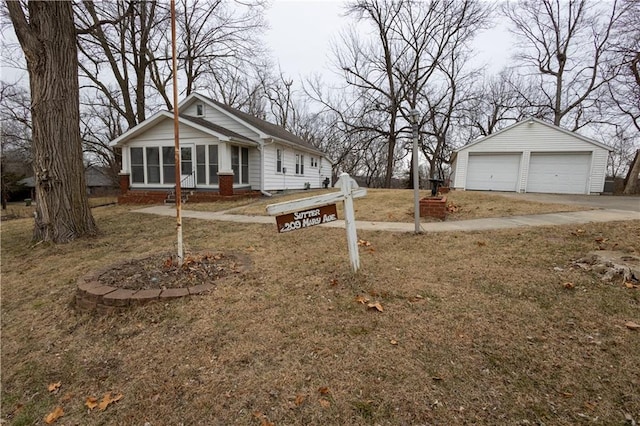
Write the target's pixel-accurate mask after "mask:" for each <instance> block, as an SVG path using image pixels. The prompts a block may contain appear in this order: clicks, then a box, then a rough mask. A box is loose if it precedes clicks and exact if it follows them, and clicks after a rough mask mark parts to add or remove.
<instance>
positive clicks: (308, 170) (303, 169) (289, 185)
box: [111, 93, 332, 195]
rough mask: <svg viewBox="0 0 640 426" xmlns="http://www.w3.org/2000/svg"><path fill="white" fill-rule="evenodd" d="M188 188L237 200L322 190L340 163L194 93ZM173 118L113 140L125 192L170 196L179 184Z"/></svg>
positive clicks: (160, 117) (184, 170) (184, 156)
mask: <svg viewBox="0 0 640 426" xmlns="http://www.w3.org/2000/svg"><path fill="white" fill-rule="evenodd" d="M178 108H179V114H180V117H179V123H180V125H179V132H180V173H181V176H182V177H181V186H182V187H184V188H188V189H189V190H190V191H191V192H193V191H203V192H206V191H209V192H212V193H219V194H220V195H232V194H234V193H238V192H246V191H262V192H268V191H277V190H283V189H303V188H305V187H309V188H320V187H322V185H323V181H324V180H325V179H327V178H328V179H330V178H331V169H332V164H331V161H330V160H329V158H328V157H327V156H326V155H325V154H324V153H323V152H321V151H319V150H318V149H316V148H315V147H313V146H312V145H311V144H309V143H307V142H305V141H304V140H302V139H301V138H299V137H298V136H296V135H294V134H292V133H290V132H288V131H287V130H285V129H284V128H282V127H280V126H276V125H274V124H272V123H269V122H266V121H264V120H261V119H259V118H256V117H253V116H251V115H249V114H246V113H244V112H242V111H239V110H237V109H235V108H231V107H229V106H227V105H224V104H222V103H220V102H217V101H215V100H213V99H210V98H208V97H206V96H203V95H200V94H198V93H192V94H191V95H189V96H188V97H187V98H186V99H185V100H183V101H182V102H181V103H180V104H179V105H178ZM173 126H174V124H173V113H171V112H168V111H160V112H158V113H157V114H155V115H154V116H152V117H151V118H149V119H147V120H145V121H143V122H142V123H140V124H138V125H137V126H135V127H133V128H131V129H129V130H128V131H127V132H125V133H123V134H122V135H121V136H120V137H118V138H116V139H114V140H113V141H111V146H113V147H118V148H121V149H122V170H121V187H123V189H124V187H126V186H127V184H128V187H127V189H129V190H130V191H132V192H133V191H141V190H143V191H147V192H149V191H165V192H166V191H168V190H172V189H173V188H174V186H175V160H174V152H175V150H174V127H173Z"/></svg>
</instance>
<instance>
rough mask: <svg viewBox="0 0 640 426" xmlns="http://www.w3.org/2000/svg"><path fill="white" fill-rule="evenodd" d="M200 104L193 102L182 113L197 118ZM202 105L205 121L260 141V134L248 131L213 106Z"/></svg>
mask: <svg viewBox="0 0 640 426" xmlns="http://www.w3.org/2000/svg"><path fill="white" fill-rule="evenodd" d="M199 103H200V102H197V101H196V102H193V103H192V104H191V105H189V106H188V107H186V108H185V109H184V110H182V111H181V113H184V114H187V115H190V116H193V117H195V116H196V108H197V104H199ZM202 105H203V107H204V117H202V118H204V119H205V120H207V121H210V122H212V123H214V124H217V125H218V126H221V127H224V128H225V129H228V130H231V131H232V132H236V133H238V134H240V135H242V136H244V137H247V138H249V139H253V140H258V134H257V133H256V132H254V131H253V130H250V129H248V128H247V127H246V126H244V125H243V124H240V123H238V122H237V121H236V120H234V119H233V118H231V117H229V116H228V115H226V114H224V113H222V112H220V111H218V110H217V109H215V108H214V107H212V106H211V105H208V104H206V103H202Z"/></svg>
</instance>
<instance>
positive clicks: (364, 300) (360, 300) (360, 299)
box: [353, 296, 369, 305]
mask: <svg viewBox="0 0 640 426" xmlns="http://www.w3.org/2000/svg"><path fill="white" fill-rule="evenodd" d="M353 300H354V301H356V302H358V303H362V304H363V305H364V304H365V303H367V302H368V301H369V299H368V298H367V297H366V296H357V297H356V298H355V299H353Z"/></svg>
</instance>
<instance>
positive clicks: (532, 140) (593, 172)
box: [454, 121, 608, 193]
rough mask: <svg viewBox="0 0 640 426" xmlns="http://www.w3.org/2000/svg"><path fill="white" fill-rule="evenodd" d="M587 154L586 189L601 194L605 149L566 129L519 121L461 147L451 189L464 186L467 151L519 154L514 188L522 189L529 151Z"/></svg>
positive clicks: (525, 184)
mask: <svg viewBox="0 0 640 426" xmlns="http://www.w3.org/2000/svg"><path fill="white" fill-rule="evenodd" d="M554 152H555V153H560V152H562V153H568V154H571V153H576V155H579V153H590V154H591V167H590V171H589V176H588V178H587V179H586V181H585V187H586V188H588V189H587V190H585V192H590V193H600V192H602V189H603V187H604V178H605V172H606V163H607V158H608V151H607V150H606V149H604V148H602V147H601V146H598V145H596V144H593V143H590V142H588V141H586V140H583V139H581V138H580V137H577V136H574V135H572V134H570V133H568V132H564V131H562V130H560V129H556V128H554V127H552V126H547V125H545V124H543V123H539V122H536V121H534V122H532V123H529V122H521V123H518V124H516V125H514V126H513V127H511V128H509V129H506V130H505V131H503V132H499V133H497V134H494V135H490V136H486V137H485V138H483V139H481V140H479V141H477V142H475V143H473V144H471V145H469V146H468V147H464V148H462V149H461V150H460V151H458V153H457V156H456V162H455V164H454V170H455V172H454V188H458V189H466V182H467V173H468V163H469V154H470V153H486V154H490V153H493V154H498V153H514V154H516V153H518V154H521V164H520V174H519V176H518V179H517V183H516V189H515V191H520V192H524V191H525V189H526V188H527V184H528V179H529V174H530V170H529V166H530V162H531V153H554Z"/></svg>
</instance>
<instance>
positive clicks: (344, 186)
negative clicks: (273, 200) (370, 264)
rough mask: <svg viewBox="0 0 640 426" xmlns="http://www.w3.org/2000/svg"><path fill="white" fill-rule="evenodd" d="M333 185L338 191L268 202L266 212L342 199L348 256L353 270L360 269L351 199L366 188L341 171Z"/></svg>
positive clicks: (300, 208)
mask: <svg viewBox="0 0 640 426" xmlns="http://www.w3.org/2000/svg"><path fill="white" fill-rule="evenodd" d="M335 186H336V187H339V188H340V192H334V193H331V194H323V195H318V196H315V197H307V198H302V199H299V200H294V201H286V202H284V203H277V204H269V205H268V206H267V213H269V214H270V215H272V216H274V215H279V214H283V213H290V212H296V211H301V210H308V209H312V208H314V207H322V206H326V205H329V204H334V203H336V202H338V201H342V202H343V203H344V217H345V218H344V222H345V228H346V230H347V246H348V247H349V258H350V259H351V267H352V268H353V272H357V271H358V269H360V255H359V253H358V236H357V235H356V219H355V213H354V211H353V199H354V198H360V197H364V196H365V195H367V190H366V189H359V187H358V184H357V183H356V181H355V180H354V179H353V178H352V177H351V176H349V174H347V173H342V174H341V175H340V178H339V179H338V182H336V184H335Z"/></svg>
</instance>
